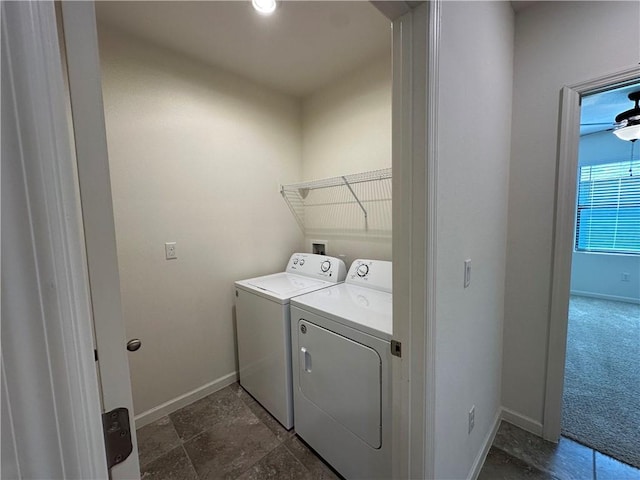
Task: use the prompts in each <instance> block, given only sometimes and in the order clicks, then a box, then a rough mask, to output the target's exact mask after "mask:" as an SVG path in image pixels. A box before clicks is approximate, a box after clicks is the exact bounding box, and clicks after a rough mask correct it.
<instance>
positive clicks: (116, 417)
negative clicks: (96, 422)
mask: <svg viewBox="0 0 640 480" xmlns="http://www.w3.org/2000/svg"><path fill="white" fill-rule="evenodd" d="M102 430H103V432H104V445H105V450H106V451H107V452H106V453H107V467H108V468H111V467H113V466H114V465H117V464H118V463H121V462H124V461H125V460H126V459H127V457H128V456H129V455H130V454H131V452H132V451H133V444H132V443H131V428H130V426H129V410H127V409H126V408H124V407H119V408H116V409H114V410H111V411H110V412H105V413H103V414H102Z"/></svg>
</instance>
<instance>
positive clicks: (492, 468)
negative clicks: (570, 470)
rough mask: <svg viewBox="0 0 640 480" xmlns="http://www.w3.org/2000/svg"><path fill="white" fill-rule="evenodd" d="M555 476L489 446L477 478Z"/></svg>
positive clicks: (502, 479) (545, 479) (548, 478)
mask: <svg viewBox="0 0 640 480" xmlns="http://www.w3.org/2000/svg"><path fill="white" fill-rule="evenodd" d="M555 478H556V477H554V476H553V475H551V474H549V473H545V472H543V471H541V470H538V469H537V468H534V467H532V466H530V465H527V464H526V463H525V462H523V461H522V460H519V459H517V458H515V457H512V456H511V455H509V454H508V453H506V452H503V451H502V450H500V449H498V448H495V447H491V449H490V450H489V454H488V455H487V459H486V460H485V462H484V465H483V466H482V470H481V471H480V475H479V476H478V480H555Z"/></svg>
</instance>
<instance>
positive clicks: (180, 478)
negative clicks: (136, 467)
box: [140, 446, 198, 480]
mask: <svg viewBox="0 0 640 480" xmlns="http://www.w3.org/2000/svg"><path fill="white" fill-rule="evenodd" d="M140 473H141V480H198V475H197V474H196V471H195V470H194V468H193V465H191V461H190V460H189V457H187V454H186V453H185V451H184V449H183V448H182V446H179V447H176V448H174V449H173V450H171V451H170V452H168V453H165V454H164V455H162V456H161V457H160V458H158V459H156V460H154V461H153V462H151V463H149V464H148V465H146V466H145V467H143V468H142V469H141V472H140Z"/></svg>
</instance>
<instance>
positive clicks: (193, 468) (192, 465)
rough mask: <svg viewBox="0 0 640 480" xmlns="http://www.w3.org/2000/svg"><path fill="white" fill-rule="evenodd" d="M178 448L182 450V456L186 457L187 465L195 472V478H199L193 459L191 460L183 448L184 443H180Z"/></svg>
mask: <svg viewBox="0 0 640 480" xmlns="http://www.w3.org/2000/svg"><path fill="white" fill-rule="evenodd" d="M180 448H182V451H183V452H184V456H185V457H187V460H188V461H189V465H191V469H192V470H193V473H195V474H196V479H198V480H200V474H199V473H198V471H197V470H196V466H195V465H194V464H193V460H191V457H190V456H189V452H187V449H186V448H184V443H183V444H181V445H180Z"/></svg>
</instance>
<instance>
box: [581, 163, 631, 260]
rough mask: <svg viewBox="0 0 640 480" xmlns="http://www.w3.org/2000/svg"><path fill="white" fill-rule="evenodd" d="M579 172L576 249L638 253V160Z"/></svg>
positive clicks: (592, 167)
mask: <svg viewBox="0 0 640 480" xmlns="http://www.w3.org/2000/svg"><path fill="white" fill-rule="evenodd" d="M579 173H580V175H579V182H578V213H577V219H576V242H575V248H576V250H577V251H583V252H608V253H630V254H640V160H635V161H633V162H629V161H625V162H616V163H606V164H602V165H590V166H583V167H580V172H579Z"/></svg>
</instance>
